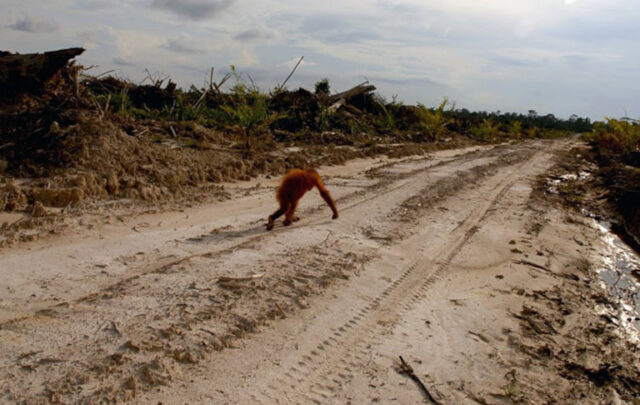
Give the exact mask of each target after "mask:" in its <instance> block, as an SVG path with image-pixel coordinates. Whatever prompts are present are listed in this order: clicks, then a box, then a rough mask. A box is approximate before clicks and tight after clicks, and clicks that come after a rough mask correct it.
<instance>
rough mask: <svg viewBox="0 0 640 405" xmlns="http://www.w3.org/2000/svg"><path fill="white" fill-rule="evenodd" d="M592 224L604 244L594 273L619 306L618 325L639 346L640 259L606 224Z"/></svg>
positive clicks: (602, 222) (595, 222)
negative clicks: (600, 258)
mask: <svg viewBox="0 0 640 405" xmlns="http://www.w3.org/2000/svg"><path fill="white" fill-rule="evenodd" d="M594 224H595V226H596V227H597V228H598V229H599V230H600V232H601V239H602V240H603V242H604V243H605V251H604V252H602V264H601V267H600V268H598V269H597V273H598V275H599V276H600V277H601V279H602V281H603V283H604V287H605V289H606V290H607V292H608V293H609V294H610V295H611V296H612V297H613V298H615V299H616V300H617V301H618V303H619V304H620V324H621V325H622V326H623V327H624V328H625V330H626V331H627V332H628V333H629V335H630V336H631V338H632V339H633V340H634V341H635V342H640V256H639V255H638V254H637V253H636V252H635V251H633V249H632V248H631V247H630V246H629V245H627V244H626V243H625V242H624V241H623V240H622V239H621V238H620V237H619V236H618V235H616V234H615V233H614V232H613V231H612V230H611V228H610V226H609V224H608V223H607V222H605V221H601V222H597V221H595V220H594Z"/></svg>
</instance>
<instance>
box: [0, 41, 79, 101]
mask: <svg viewBox="0 0 640 405" xmlns="http://www.w3.org/2000/svg"><path fill="white" fill-rule="evenodd" d="M83 52H84V49H83V48H69V49H61V50H58V51H51V52H45V53H28V54H19V53H11V52H6V51H0V94H3V95H9V96H15V95H18V94H23V93H37V92H40V91H41V90H42V89H43V87H44V85H45V84H46V83H47V82H48V81H49V79H51V78H52V77H53V76H54V75H55V74H56V73H58V72H59V71H60V70H61V69H63V68H64V67H65V66H67V64H68V63H69V61H70V60H71V59H73V58H75V57H76V56H78V55H80V54H81V53H83Z"/></svg>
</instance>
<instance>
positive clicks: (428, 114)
mask: <svg viewBox="0 0 640 405" xmlns="http://www.w3.org/2000/svg"><path fill="white" fill-rule="evenodd" d="M448 103H449V100H448V99H446V98H445V99H444V100H443V101H442V103H440V105H439V106H438V108H427V107H426V106H425V105H424V104H421V103H418V108H419V113H418V114H419V121H418V129H420V130H422V131H423V132H424V135H425V136H426V140H430V141H433V142H437V141H438V140H439V139H440V137H441V136H442V135H443V134H444V133H445V131H446V128H447V125H449V123H451V119H450V118H447V117H446V116H445V115H444V108H445V107H446V106H447V104H448Z"/></svg>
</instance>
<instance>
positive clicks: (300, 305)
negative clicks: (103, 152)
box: [0, 140, 640, 404]
mask: <svg viewBox="0 0 640 405" xmlns="http://www.w3.org/2000/svg"><path fill="white" fill-rule="evenodd" d="M572 143H574V141H572V140H560V141H535V142H527V143H520V144H509V145H499V146H495V147H493V146H491V147H475V148H468V149H464V150H453V151H441V152H437V153H434V154H432V155H430V156H428V157H421V158H407V159H399V160H388V159H385V160H380V159H363V160H355V161H351V162H349V163H348V164H346V165H344V166H336V167H327V168H321V169H320V173H321V174H322V175H323V177H324V178H325V180H326V184H327V187H328V188H329V189H330V191H331V192H332V194H333V196H334V197H335V198H336V200H337V205H338V208H339V210H340V218H339V219H338V220H336V221H331V219H330V216H331V212H330V210H329V209H328V208H327V207H326V206H325V205H324V203H323V201H322V200H321V199H320V197H319V196H318V195H317V193H316V192H315V191H313V192H311V193H310V194H308V195H307V196H305V198H304V199H303V200H302V202H301V204H300V208H299V209H300V213H299V215H300V217H301V218H302V219H301V221H299V222H297V223H296V224H294V225H293V226H291V227H283V226H282V225H281V223H278V225H277V227H276V229H275V230H274V231H272V232H266V231H265V229H264V223H265V218H266V216H267V215H268V214H269V213H271V212H272V211H273V210H274V209H275V208H276V205H275V202H274V187H275V186H276V184H277V181H278V179H264V178H263V179H258V180H254V181H251V182H243V183H236V184H230V185H227V187H226V189H227V190H228V191H229V192H230V193H231V196H232V198H231V199H230V200H229V201H226V202H222V203H216V204H211V205H206V206H199V207H194V208H190V209H187V210H184V211H182V212H166V213H160V214H149V215H143V216H138V217H135V218H131V219H123V220H122V221H118V222H117V223H115V224H111V225H104V226H97V227H93V228H91V229H88V228H87V227H78V229H76V230H75V231H74V232H68V233H66V234H65V235H63V236H60V237H55V238H50V239H48V240H41V241H36V242H33V243H30V244H24V245H21V246H20V247H17V248H13V249H11V250H5V251H3V252H1V253H0V277H2V280H3V284H2V287H1V288H0V342H1V344H0V381H2V383H1V388H2V391H0V401H2V402H6V403H29V404H30V403H43V402H51V403H124V402H131V403H140V404H147V403H152V404H157V403H162V404H192V403H210V404H221V403H229V404H233V403H264V404H273V403H283V404H289V403H290V404H297V403H336V404H345V403H352V404H361V403H401V404H405V403H421V402H423V401H424V402H427V403H428V402H430V401H431V402H435V403H443V404H449V403H451V404H454V403H455V404H458V403H460V404H462V403H481V404H494V403H495V404H502V403H505V404H506V403H594V404H596V403H598V404H599V403H638V401H640V400H639V399H638V395H639V389H638V388H637V387H638V384H639V379H638V376H639V373H640V371H639V370H638V359H639V357H638V354H637V353H638V350H637V349H638V347H637V345H638V343H637V341H635V340H633V336H631V335H630V334H629V333H627V330H626V329H625V328H623V324H624V322H621V320H620V313H619V311H618V307H617V304H616V303H615V302H613V301H612V300H610V299H609V298H608V296H607V295H606V294H605V293H604V290H603V289H602V287H601V282H600V281H599V279H598V276H597V275H596V273H595V271H594V269H595V268H597V266H598V265H599V263H600V262H601V261H602V258H601V252H602V251H603V249H605V247H604V246H603V245H602V244H603V242H602V238H601V235H600V231H599V230H598V229H597V228H596V227H594V226H592V224H590V223H589V222H588V221H587V220H586V219H583V218H581V217H579V216H578V215H576V214H573V213H568V212H567V211H565V210H563V209H560V208H559V207H556V206H554V205H551V204H550V203H548V202H547V201H546V200H545V198H544V195H542V194H540V193H532V187H533V185H534V183H535V180H536V178H537V176H539V175H541V174H544V173H545V172H546V171H547V170H549V168H550V167H551V166H552V165H553V163H554V156H555V154H556V153H557V152H560V151H564V150H566V149H568V148H569V147H570V146H571V144H572ZM399 356H403V358H404V359H405V360H406V361H407V363H408V364H410V365H411V366H412V367H413V369H414V371H415V374H416V376H417V377H418V378H419V379H420V380H421V381H422V382H423V383H424V384H425V387H426V388H427V391H429V394H428V395H427V394H426V393H425V392H424V391H422V390H421V388H420V387H419V386H418V385H417V384H416V383H415V382H414V381H413V380H411V379H410V378H408V376H407V375H406V374H403V373H402V372H401V370H399V368H398V363H397V362H398V357H399ZM429 395H430V396H431V397H432V398H431V399H429ZM634 401H636V402H634Z"/></svg>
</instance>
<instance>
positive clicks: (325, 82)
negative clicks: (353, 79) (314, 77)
mask: <svg viewBox="0 0 640 405" xmlns="http://www.w3.org/2000/svg"><path fill="white" fill-rule="evenodd" d="M330 92H331V86H329V79H326V78H325V79H322V80H319V81H317V82H316V94H320V93H324V94H326V95H329V93H330Z"/></svg>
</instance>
